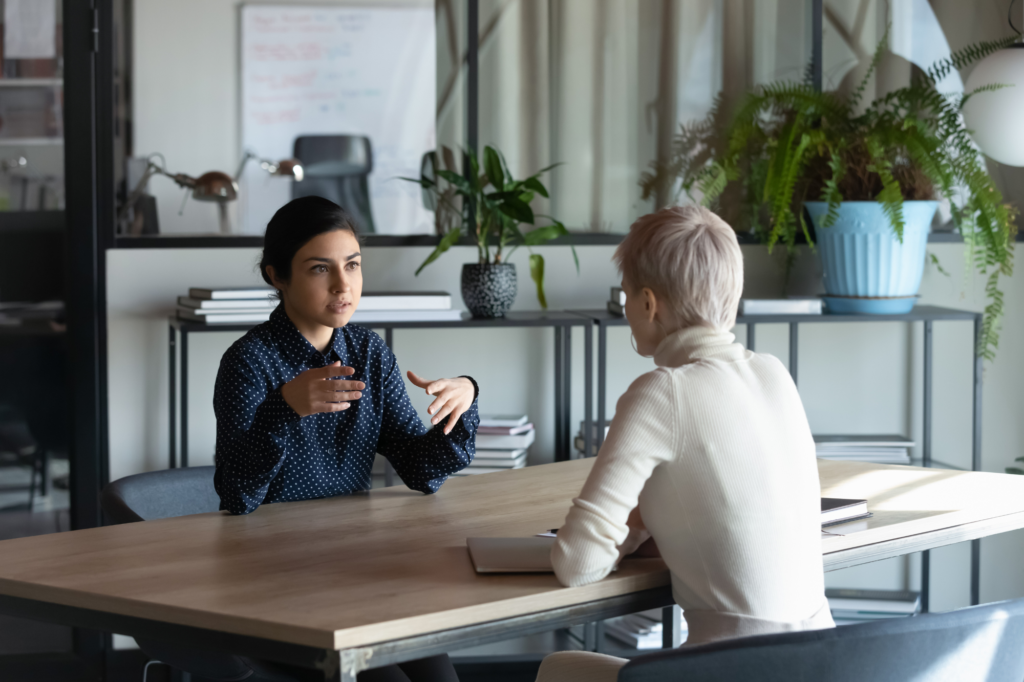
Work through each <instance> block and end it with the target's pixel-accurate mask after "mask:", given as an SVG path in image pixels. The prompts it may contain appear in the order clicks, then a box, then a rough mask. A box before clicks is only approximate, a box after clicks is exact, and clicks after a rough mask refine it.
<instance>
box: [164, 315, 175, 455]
mask: <svg viewBox="0 0 1024 682" xmlns="http://www.w3.org/2000/svg"><path fill="white" fill-rule="evenodd" d="M167 329H168V332H169V333H168V335H167V339H168V342H167V355H168V358H169V367H168V370H169V371H168V372H167V385H168V393H169V395H168V396H167V398H168V399H167V412H168V413H169V422H168V429H167V431H168V433H170V435H171V449H170V452H169V453H168V461H167V468H168V469H173V468H175V467H176V466H178V462H177V453H178V444H177V442H176V440H177V435H178V409H177V408H178V396H177V394H176V389H177V388H178V372H177V367H176V365H177V362H176V360H177V355H178V332H177V330H175V329H174V325H173V324H169V325H167Z"/></svg>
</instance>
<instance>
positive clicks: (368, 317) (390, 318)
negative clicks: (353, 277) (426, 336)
mask: <svg viewBox="0 0 1024 682" xmlns="http://www.w3.org/2000/svg"><path fill="white" fill-rule="evenodd" d="M461 319H462V311H461V310H390V309H387V310H363V306H362V303H360V304H359V307H358V308H356V311H355V312H354V313H352V317H351V318H350V319H349V322H354V323H355V324H373V323H375V322H458V321H459V320H461Z"/></svg>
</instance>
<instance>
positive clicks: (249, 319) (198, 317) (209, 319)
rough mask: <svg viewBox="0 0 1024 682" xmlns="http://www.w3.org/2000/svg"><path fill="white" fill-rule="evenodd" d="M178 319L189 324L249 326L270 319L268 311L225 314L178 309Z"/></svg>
mask: <svg viewBox="0 0 1024 682" xmlns="http://www.w3.org/2000/svg"><path fill="white" fill-rule="evenodd" d="M178 318H179V319H182V320H187V321H189V322H202V323H204V324H249V323H255V324H259V323H260V322H266V321H267V320H269V319H270V311H266V312H263V311H259V310H251V311H245V312H233V313H226V312H222V311H209V312H207V311H195V310H190V309H187V308H178Z"/></svg>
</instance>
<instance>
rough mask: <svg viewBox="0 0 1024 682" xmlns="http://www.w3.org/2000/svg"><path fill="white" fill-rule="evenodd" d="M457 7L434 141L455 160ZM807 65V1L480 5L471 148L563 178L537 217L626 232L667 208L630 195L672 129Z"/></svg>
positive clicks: (553, 183)
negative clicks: (721, 99) (476, 119)
mask: <svg viewBox="0 0 1024 682" xmlns="http://www.w3.org/2000/svg"><path fill="white" fill-rule="evenodd" d="M463 5H464V3H462V2H460V1H459V0H439V3H438V45H439V55H438V61H439V64H438V87H439V90H440V91H441V92H439V95H438V138H439V140H440V141H441V143H442V144H447V145H449V146H453V147H458V146H462V145H463V144H464V139H465V135H464V126H465V122H464V115H465V114H464V111H465V102H464V100H462V93H463V92H464V85H460V84H459V83H458V80H459V78H461V77H463V76H462V73H463V72H464V66H462V67H461V68H456V66H455V65H457V64H459V63H460V62H461V61H462V60H463V59H464V45H462V46H461V47H460V45H459V41H460V40H461V36H462V35H463V34H464V30H463V28H464V26H465V23H464V22H465V9H464V7H463ZM453 32H454V33H453ZM446 46H447V47H446ZM809 58H810V6H809V2H808V0H757V1H756V2H755V1H754V0H481V2H480V145H481V147H482V146H483V145H485V144H491V145H495V146H497V147H498V148H500V149H501V150H502V151H503V152H504V154H505V156H506V158H507V159H508V162H509V166H510V167H511V169H512V171H513V172H514V173H516V174H518V175H525V174H528V173H532V172H535V171H536V170H538V169H540V168H542V167H544V166H547V165H549V164H551V163H556V162H560V163H562V164H563V165H561V166H559V167H558V168H556V169H554V170H553V171H551V173H550V174H549V176H547V177H546V178H545V179H546V180H547V182H548V186H549V189H551V190H552V198H551V200H550V201H543V200H538V202H537V204H536V205H535V207H534V208H535V210H537V211H538V212H540V213H545V214H551V215H554V216H556V217H558V218H559V219H560V220H562V221H563V222H564V223H565V224H566V225H567V226H568V227H570V229H573V230H580V231H592V232H624V231H625V230H627V229H628V227H629V225H630V223H632V221H633V220H635V219H636V218H637V217H638V216H640V215H642V214H644V213H647V212H649V211H651V210H653V209H654V208H655V207H656V206H658V205H664V204H666V203H668V202H670V200H671V199H672V193H671V191H668V190H669V189H670V188H666V191H664V192H661V193H660V194H659V195H658V196H657V197H654V198H652V199H650V200H647V201H643V200H642V199H641V195H640V189H639V186H638V184H637V183H638V180H639V178H640V175H641V173H642V172H643V171H645V170H646V169H647V167H648V165H649V164H650V163H651V162H652V161H654V160H655V159H656V158H657V155H658V153H659V150H667V149H668V147H669V143H670V141H671V138H672V136H673V135H674V134H675V133H676V132H677V131H678V129H679V126H680V124H682V123H686V122H688V121H690V120H693V119H698V118H703V117H704V116H705V115H706V114H707V112H708V110H709V109H710V107H711V105H712V103H713V101H714V99H715V97H716V96H717V95H718V93H719V92H721V91H723V90H724V91H725V92H726V94H727V95H728V94H733V95H738V94H740V93H742V92H743V91H744V90H745V89H746V88H748V87H750V86H751V85H754V84H757V83H763V82H767V81H771V80H777V79H780V78H788V79H795V80H799V79H801V78H802V77H803V74H804V72H805V70H806V65H807V63H808V61H809ZM446 82H455V83H456V86H455V87H447V86H446ZM446 93H447V94H446Z"/></svg>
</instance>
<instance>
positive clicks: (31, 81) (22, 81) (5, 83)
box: [0, 78, 64, 88]
mask: <svg viewBox="0 0 1024 682" xmlns="http://www.w3.org/2000/svg"><path fill="white" fill-rule="evenodd" d="M63 85H64V79H63V78H0V88H59V87H61V86H63Z"/></svg>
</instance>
